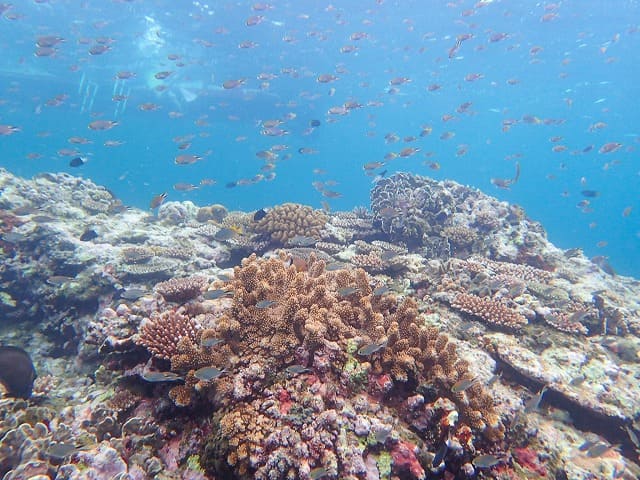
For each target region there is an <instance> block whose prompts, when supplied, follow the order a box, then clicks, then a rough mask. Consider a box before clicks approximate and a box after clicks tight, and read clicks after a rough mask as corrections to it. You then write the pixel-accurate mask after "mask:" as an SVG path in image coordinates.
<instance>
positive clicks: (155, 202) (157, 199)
mask: <svg viewBox="0 0 640 480" xmlns="http://www.w3.org/2000/svg"><path fill="white" fill-rule="evenodd" d="M166 198H167V192H162V193H160V194H158V195H155V196H154V197H153V198H152V199H151V201H150V202H149V208H150V209H151V210H154V209H156V208H158V207H159V206H160V205H162V203H163V202H164V201H165V200H166Z"/></svg>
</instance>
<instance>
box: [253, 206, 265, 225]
mask: <svg viewBox="0 0 640 480" xmlns="http://www.w3.org/2000/svg"><path fill="white" fill-rule="evenodd" d="M266 216H267V212H266V211H265V209H264V208H261V209H260V210H258V211H257V212H256V213H254V214H253V221H254V222H259V221H260V220H262V219H263V218H264V217H266Z"/></svg>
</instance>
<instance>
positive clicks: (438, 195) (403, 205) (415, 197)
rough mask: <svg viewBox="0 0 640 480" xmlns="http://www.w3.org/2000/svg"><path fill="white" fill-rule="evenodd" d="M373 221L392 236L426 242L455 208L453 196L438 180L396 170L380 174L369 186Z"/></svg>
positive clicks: (413, 241) (410, 241)
mask: <svg viewBox="0 0 640 480" xmlns="http://www.w3.org/2000/svg"><path fill="white" fill-rule="evenodd" d="M371 210H372V212H373V218H374V224H376V225H377V226H379V227H380V228H381V229H382V231H383V232H385V233H387V234H389V235H390V236H391V238H393V239H395V240H403V241H406V242H407V243H408V244H409V245H422V244H426V243H427V242H426V239H425V237H439V236H440V234H441V231H442V229H443V227H444V226H445V222H446V220H447V219H448V218H450V217H451V215H453V213H454V212H455V199H454V197H453V195H452V194H451V193H450V192H448V191H447V190H446V188H445V187H444V186H443V184H442V183H441V182H437V181H435V180H432V179H430V178H427V177H420V176H418V175H412V174H409V173H404V172H399V173H396V174H394V175H392V176H390V177H388V178H383V179H382V180H380V181H378V182H377V183H376V186H375V187H374V188H373V189H372V190H371Z"/></svg>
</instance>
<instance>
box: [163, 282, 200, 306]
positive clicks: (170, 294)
mask: <svg viewBox="0 0 640 480" xmlns="http://www.w3.org/2000/svg"><path fill="white" fill-rule="evenodd" d="M206 285H207V279H206V278H204V277H200V276H193V277H185V278H171V279H169V280H166V281H164V282H160V283H158V284H156V286H155V291H156V292H158V293H159V294H160V295H162V296H163V297H164V299H165V300H167V301H169V302H177V303H184V302H186V301H188V300H192V299H193V298H195V297H197V296H198V295H200V293H202V290H203V289H204V287H205V286H206Z"/></svg>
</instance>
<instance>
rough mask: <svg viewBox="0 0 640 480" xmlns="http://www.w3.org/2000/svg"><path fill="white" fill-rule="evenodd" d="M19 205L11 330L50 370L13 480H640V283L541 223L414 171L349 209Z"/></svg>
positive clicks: (12, 405)
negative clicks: (557, 238)
mask: <svg viewBox="0 0 640 480" xmlns="http://www.w3.org/2000/svg"><path fill="white" fill-rule="evenodd" d="M0 190H1V196H0V249H1V252H2V257H3V261H2V264H1V265H0V280H1V281H0V285H1V288H0V315H1V316H2V322H1V323H0V334H1V335H2V337H1V338H2V339H3V341H2V343H3V344H4V345H18V346H20V347H22V348H24V349H25V350H26V351H27V352H29V353H30V355H31V357H32V359H33V362H34V364H35V366H36V369H37V371H38V378H36V381H35V384H34V386H33V394H32V395H31V396H30V397H29V398H28V399H14V398H11V397H9V396H5V397H4V398H0V477H2V478H4V479H7V480H12V479H20V478H37V479H40V480H44V479H47V478H49V479H54V478H57V479H81V478H115V479H123V480H124V479H136V480H137V479H145V478H155V479H172V478H175V479H177V478H184V479H226V478H232V479H234V478H235V479H249V478H262V479H281V478H282V479H285V478H300V479H319V478H327V479H330V478H344V479H363V480H364V479H399V480H405V479H422V478H433V479H440V478H442V479H454V478H455V479H464V478H469V479H471V478H495V479H520V478H570V479H584V480H587V479H600V478H602V479H609V478H611V479H612V478H621V479H632V478H638V477H640V457H639V455H640V452H639V451H638V450H639V449H640V446H639V445H638V444H637V441H638V440H637V435H638V432H639V431H640V429H639V428H638V427H639V424H640V406H639V403H638V400H637V398H639V397H640V391H639V390H640V382H639V381H638V380H639V379H640V282H638V281H637V280H635V279H632V278H627V277H622V276H618V275H615V274H613V273H612V272H611V271H609V269H607V268H605V269H603V268H602V266H601V264H598V263H594V262H593V261H591V260H590V259H588V258H586V257H585V256H584V255H583V253H582V252H581V251H580V250H578V249H572V250H562V249H559V248H557V247H556V246H554V245H553V244H552V243H551V242H549V240H548V239H547V238H546V234H545V232H544V228H543V227H542V226H541V225H540V224H538V223H536V222H534V221H532V220H530V219H528V218H527V216H526V214H525V212H524V211H523V210H522V209H521V208H519V207H517V206H514V205H509V204H507V203H506V202H500V201H498V200H496V199H495V198H492V197H490V196H487V195H485V194H483V193H482V192H480V191H478V190H475V189H471V188H469V187H465V186H463V185H459V184H457V183H455V182H450V181H445V182H436V181H434V180H432V179H428V178H425V177H419V176H416V175H412V174H407V173H398V174H394V175H392V176H390V177H388V178H385V179H383V180H381V181H379V182H378V183H377V184H376V185H375V186H374V188H373V189H372V192H371V196H372V198H371V209H368V208H357V209H354V210H353V211H351V212H332V213H328V212H323V211H320V210H316V209H314V208H312V207H310V206H304V205H299V204H293V203H289V204H285V205H282V206H273V207H271V208H266V209H265V211H264V212H262V214H261V215H257V214H256V212H234V211H227V209H226V208H224V207H223V206H220V205H210V206H202V207H199V206H196V205H194V204H193V203H191V202H168V203H165V204H163V205H161V206H160V208H159V209H158V211H155V212H153V211H143V210H139V209H135V208H126V207H125V206H123V205H122V203H121V202H120V201H119V200H118V199H117V198H115V196H114V195H113V194H112V193H111V192H109V191H108V190H107V189H105V188H103V187H100V186H97V185H95V184H93V183H92V182H91V181H89V180H86V179H82V178H78V177H73V176H71V175H67V174H42V175H39V176H37V177H34V178H33V179H23V178H19V177H16V176H14V175H12V174H10V173H9V172H7V171H6V170H0ZM0 380H1V372H0Z"/></svg>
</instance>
